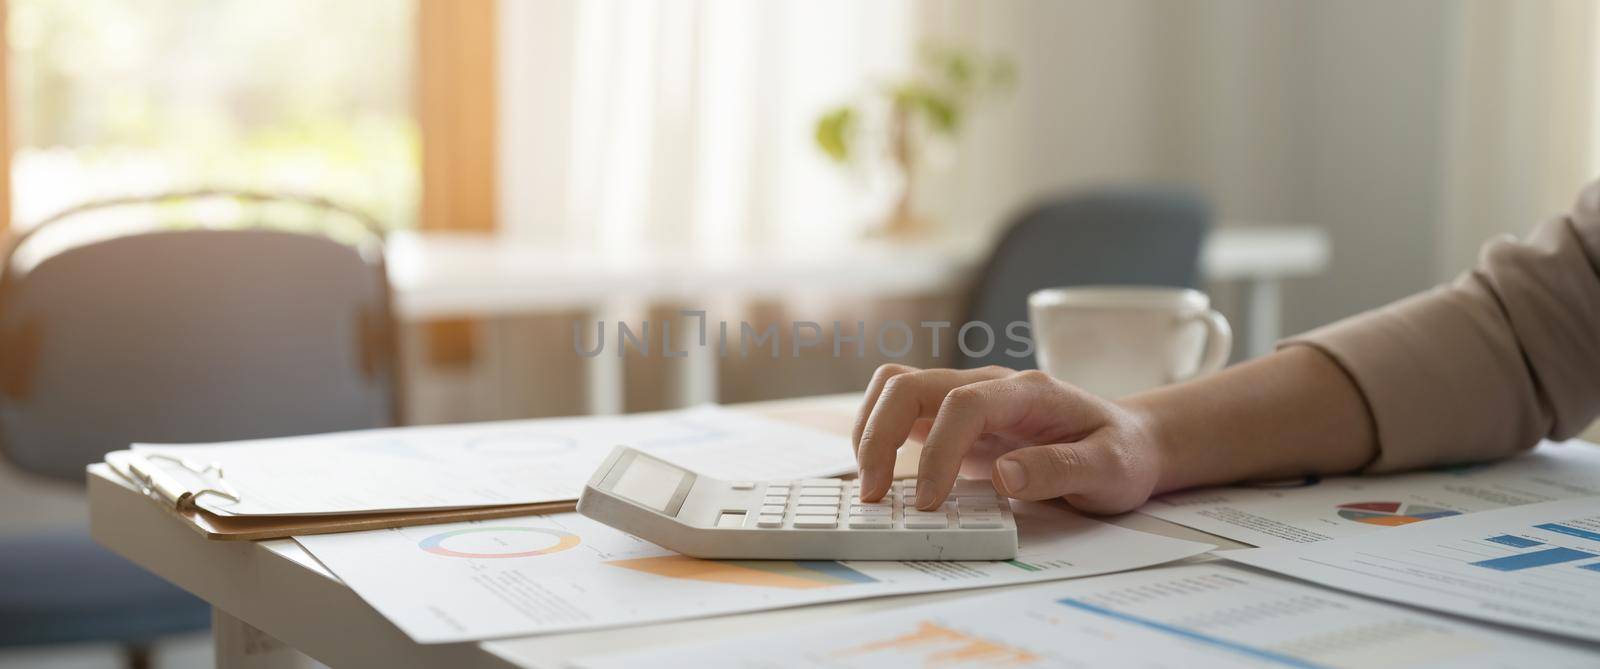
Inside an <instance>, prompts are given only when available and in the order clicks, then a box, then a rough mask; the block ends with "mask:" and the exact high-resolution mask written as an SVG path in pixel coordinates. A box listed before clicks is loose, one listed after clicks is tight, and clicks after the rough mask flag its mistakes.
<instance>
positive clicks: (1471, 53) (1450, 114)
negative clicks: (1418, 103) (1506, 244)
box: [1436, 0, 1600, 279]
mask: <svg viewBox="0 0 1600 669" xmlns="http://www.w3.org/2000/svg"><path fill="white" fill-rule="evenodd" d="M1454 18H1455V20H1456V24H1455V25H1454V26H1452V31H1453V35H1452V37H1453V38H1454V40H1455V41H1454V44H1453V45H1452V53H1451V54H1450V57H1449V58H1448V60H1447V62H1448V63H1449V64H1450V68H1451V78H1450V82H1449V85H1450V90H1449V94H1448V96H1447V98H1446V99H1447V104H1448V105H1449V107H1448V109H1447V110H1446V114H1445V119H1446V123H1447V127H1446V132H1447V133H1448V134H1447V136H1446V143H1445V147H1446V148H1445V156H1444V162H1445V172H1444V174H1445V183H1444V187H1443V189H1442V193H1443V194H1444V203H1443V206H1442V208H1441V219H1440V229H1439V236H1438V239H1439V259H1438V263H1437V265H1436V266H1437V267H1438V271H1439V272H1440V274H1441V276H1440V277H1439V278H1441V279H1444V278H1447V277H1449V276H1452V275H1454V274H1455V273H1456V272H1459V271H1461V270H1462V269H1464V268H1466V267H1469V266H1471V265H1472V263H1473V262H1474V260H1475V259H1476V257H1477V252H1478V248H1479V246H1480V245H1481V244H1482V243H1483V242H1484V240H1487V239H1489V238H1492V237H1495V236H1497V235H1503V234H1518V235H1520V234H1524V233H1526V232H1527V231H1528V229H1529V228H1530V227H1531V226H1532V225H1533V224H1535V223H1537V222H1539V221H1540V220H1542V219H1543V218H1544V217H1546V216H1548V215H1552V214H1557V213H1561V212H1564V211H1567V210H1568V209H1569V208H1570V207H1571V206H1572V202H1573V199H1574V196H1575V195H1576V193H1577V191H1578V189H1579V188H1580V187H1581V186H1582V185H1583V184H1584V183H1586V182H1588V181H1589V180H1591V179H1593V178H1594V177H1595V176H1597V175H1600V151H1596V143H1597V141H1600V133H1597V132H1596V111H1597V108H1596V105H1595V94H1596V87H1597V84H1600V50H1597V42H1596V32H1597V29H1600V12H1597V11H1596V8H1595V4H1594V3H1593V2H1588V1H1582V0H1550V1H1541V2H1498V1H1493V0H1474V1H1473V2H1469V3H1464V4H1462V5H1458V6H1457V7H1456V13H1455V16H1454Z"/></svg>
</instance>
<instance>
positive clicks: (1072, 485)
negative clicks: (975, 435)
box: [994, 442, 1137, 513]
mask: <svg viewBox="0 0 1600 669" xmlns="http://www.w3.org/2000/svg"><path fill="white" fill-rule="evenodd" d="M1125 471H1126V470H1125V468H1124V467H1122V466H1121V464H1120V463H1119V462H1118V460H1117V458H1116V457H1115V456H1114V455H1113V454H1112V453H1111V452H1110V449H1108V448H1104V447H1103V446H1101V445H1096V444H1093V443H1091V442H1076V443H1070V444H1047V445H1044V446H1031V447H1028V448H1021V449H1017V450H1015V451H1012V452H1010V453H1007V454H1005V455H1004V456H1001V457H1000V459H998V460H996V461H995V466H994V484H995V487H996V488H998V489H1000V490H1001V491H1003V492H1004V493H1005V494H1006V495H1008V496H1010V497H1012V498H1015V499H1021V500H1045V499H1055V498H1058V497H1066V498H1068V499H1067V501H1068V502H1071V503H1072V505H1073V506H1075V507H1077V508H1079V509H1082V510H1084V511H1090V512H1095V513H1102V512H1104V513H1112V512H1119V511H1126V510H1127V509H1128V508H1132V507H1131V506H1128V505H1127V504H1126V503H1124V502H1123V500H1121V499H1115V498H1120V497H1121V496H1120V495H1115V494H1109V493H1112V492H1114V491H1116V490H1118V489H1119V488H1122V487H1124V485H1123V483H1125V482H1122V481H1119V478H1121V477H1123V476H1124V472H1125ZM1126 483H1128V484H1130V485H1128V486H1126V487H1133V486H1132V485H1131V484H1132V483H1134V482H1126ZM1136 505H1137V504H1135V506H1136Z"/></svg>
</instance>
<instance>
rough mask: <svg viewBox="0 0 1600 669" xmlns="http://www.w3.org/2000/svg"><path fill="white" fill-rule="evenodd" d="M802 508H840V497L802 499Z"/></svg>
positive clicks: (803, 497) (802, 497)
mask: <svg viewBox="0 0 1600 669" xmlns="http://www.w3.org/2000/svg"><path fill="white" fill-rule="evenodd" d="M800 506H839V498H838V497H808V496H805V495H802V496H801V497H800Z"/></svg>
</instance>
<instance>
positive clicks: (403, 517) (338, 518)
mask: <svg viewBox="0 0 1600 669" xmlns="http://www.w3.org/2000/svg"><path fill="white" fill-rule="evenodd" d="M157 462H161V463H169V464H173V465H176V466H178V467H179V468H181V469H183V470H185V471H187V472H189V473H190V474H193V475H194V478H195V479H196V480H200V481H204V482H205V485H204V486H203V487H197V486H190V485H185V484H183V483H182V482H180V481H178V480H177V477H174V476H172V475H171V474H170V473H168V472H167V471H166V469H165V468H164V467H162V466H158V465H157V464H156V463H157ZM106 464H107V465H108V466H110V467H111V470H112V471H114V472H116V473H117V475H119V476H121V477H122V478H123V479H125V480H127V481H128V482H129V483H131V484H133V486H134V487H135V488H136V489H137V490H138V491H139V492H141V493H143V494H144V495H145V497H147V498H149V499H150V500H151V501H152V502H153V503H155V504H157V505H158V506H161V507H162V508H164V509H166V510H167V511H168V512H169V513H171V514H172V515H173V516H175V517H177V518H178V519H179V520H182V521H183V523H184V525H187V526H188V527H189V528H191V529H193V530H194V531H195V532H198V533H199V534H200V536H202V537H205V538H206V539H210V540H213V541H259V540H263V539H283V538H287V537H291V536H295V535H310V534H334V533H338V532H360V531H364V530H383V529H389V528H393V527H409V526H414V525H436V524H440V523H457V522H463V521H468V520H488V519H493V518H510V517H514V516H529V515H537V514H546V513H562V512H566V511H572V510H574V509H576V508H577V504H578V503H577V500H562V501H556V502H539V503H535V504H507V505H501V506H482V507H471V508H462V509H436V510H422V511H385V512H375V513H357V514H338V515H325V516H225V515H220V514H215V513H212V512H210V511H207V510H205V509H203V508H200V507H199V506H198V505H197V504H195V500H197V499H199V498H200V497H203V496H205V495H215V496H219V497H222V498H224V499H229V500H232V501H238V500H239V493H238V491H236V490H234V489H233V486H231V485H229V484H228V482H227V479H226V478H224V474H223V471H222V469H221V468H220V467H217V466H216V465H214V464H210V463H199V462H196V461H193V460H189V459H187V458H177V457H172V456H168V455H163V454H158V453H149V454H146V453H138V452H135V451H113V452H111V453H107V454H106Z"/></svg>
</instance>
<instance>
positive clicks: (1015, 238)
mask: <svg viewBox="0 0 1600 669" xmlns="http://www.w3.org/2000/svg"><path fill="white" fill-rule="evenodd" d="M1209 227H1210V213H1209V211H1208V209H1207V207H1206V205H1205V203H1204V202H1202V201H1200V200H1199V199H1197V198H1195V197H1193V196H1190V195H1187V194H1184V193H1180V192H1174V191H1166V190H1155V189H1132V188H1129V189H1109V190H1101V191H1092V192H1085V193H1080V194H1076V195H1072V196H1068V197H1062V198H1056V199H1052V200H1049V201H1046V202H1044V203H1041V204H1038V205H1036V206H1034V207H1032V208H1030V209H1028V210H1026V211H1025V212H1024V213H1023V214H1022V215H1021V216H1019V217H1017V218H1016V220H1015V221H1014V222H1013V223H1011V224H1010V226H1009V227H1008V228H1007V229H1006V231H1005V233H1004V234H1002V236H1001V238H1000V241H999V243H998V244H997V245H996V246H995V249H994V252H993V253H992V254H990V256H989V259H988V261H987V262H986V263H985V264H984V266H983V268H982V270H981V271H980V272H979V274H978V276H977V277H976V280H975V282H974V284H973V287H972V290H971V292H970V293H969V294H968V296H967V302H966V313H965V316H966V321H967V322H983V323H987V324H988V325H989V327H990V329H991V331H992V332H994V334H995V345H994V347H993V348H992V350H990V351H989V352H988V354H987V355H983V356H968V355H966V354H964V353H963V352H962V351H961V349H960V347H959V346H958V347H956V352H955V355H956V359H957V366H958V367H962V368H966V369H970V368H974V367H982V366H985V365H1001V366H1004V367H1010V368H1012V369H1017V370H1023V369H1033V368H1034V367H1035V364H1034V359H1033V357H1032V356H1028V357H1026V358H1014V357H1011V356H1008V355H1006V354H1005V353H1004V351H1005V349H1006V348H1007V347H1008V345H1010V341H1009V340H1008V339H1006V329H1005V327H1006V325H1007V324H1008V323H1011V322H1013V321H1027V320H1028V294H1029V293H1031V292H1033V291H1035V290H1039V289H1041V288H1052V287H1058V286H1087V285H1123V286H1172V287H1184V288H1193V287H1195V286H1196V285H1197V284H1198V283H1199V274H1200V271H1199V265H1200V246H1201V244H1202V243H1203V242H1204V241H1205V236H1206V230H1207V229H1208V228H1209ZM984 343H985V342H983V341H982V340H981V338H980V336H979V335H973V334H970V333H969V342H968V346H969V348H972V349H976V350H981V349H982V348H983V344H984ZM1010 347H1011V348H1013V349H1014V348H1016V347H1015V346H1010Z"/></svg>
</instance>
